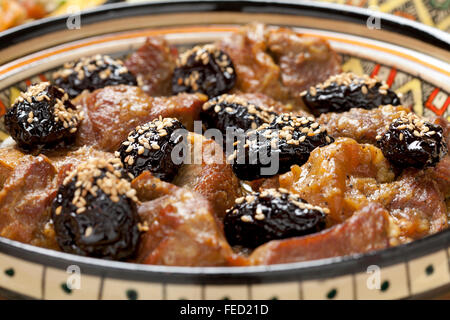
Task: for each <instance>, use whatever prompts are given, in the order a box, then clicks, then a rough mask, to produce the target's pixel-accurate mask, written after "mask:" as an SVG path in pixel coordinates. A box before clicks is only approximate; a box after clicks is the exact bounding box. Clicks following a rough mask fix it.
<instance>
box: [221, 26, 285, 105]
mask: <svg viewBox="0 0 450 320" xmlns="http://www.w3.org/2000/svg"><path fill="white" fill-rule="evenodd" d="M266 32H267V29H266V27H265V26H264V25H262V24H252V25H249V26H246V27H243V28H241V29H240V30H239V31H237V32H235V33H233V34H232V35H230V36H229V37H226V38H224V39H222V40H220V41H219V42H218V43H217V46H218V47H219V48H220V49H221V50H223V51H225V52H226V53H227V54H228V55H229V56H230V58H231V60H232V61H233V64H234V68H235V69H236V75H237V79H236V85H235V88H236V89H237V90H239V91H241V92H252V93H254V92H262V93H264V94H266V95H268V96H270V97H272V98H274V99H275V100H278V101H283V102H288V101H289V95H288V90H287V89H286V88H283V86H282V85H281V82H280V67H279V66H277V65H276V64H275V62H274V61H273V59H272V57H271V56H270V55H269V54H268V53H267V43H266Z"/></svg>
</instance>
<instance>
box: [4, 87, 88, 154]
mask: <svg viewBox="0 0 450 320" xmlns="http://www.w3.org/2000/svg"><path fill="white" fill-rule="evenodd" d="M82 118H83V112H82V111H81V108H80V107H75V106H74V105H73V104H72V103H71V102H70V100H69V97H68V95H67V93H65V92H64V90H62V89H61V88H58V87H56V86H53V85H51V84H50V83H49V82H41V83H38V84H33V85H31V86H29V87H28V88H27V91H26V92H22V93H21V94H20V96H19V97H18V98H17V99H16V101H15V102H14V104H13V106H12V107H11V108H10V109H9V110H8V112H7V113H6V115H5V127H6V129H7V130H8V132H9V134H10V135H11V137H12V138H13V139H14V140H15V141H16V142H17V144H18V145H19V146H20V147H21V148H23V149H25V150H33V149H39V148H42V147H44V146H52V145H54V144H57V143H59V142H62V141H63V140H64V141H66V142H69V141H70V140H71V139H72V138H73V137H74V135H75V132H76V131H77V128H78V124H79V122H80V121H81V120H82Z"/></svg>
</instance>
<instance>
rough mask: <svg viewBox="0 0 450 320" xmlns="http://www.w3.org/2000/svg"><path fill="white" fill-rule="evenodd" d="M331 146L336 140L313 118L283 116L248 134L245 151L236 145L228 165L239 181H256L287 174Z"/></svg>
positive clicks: (291, 115)
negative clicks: (324, 147) (322, 149)
mask: <svg viewBox="0 0 450 320" xmlns="http://www.w3.org/2000/svg"><path fill="white" fill-rule="evenodd" d="M332 142H334V139H333V138H332V137H330V136H329V135H328V134H327V132H326V130H325V129H324V128H321V127H320V126H319V124H318V123H317V122H315V121H314V119H313V118H312V117H309V118H306V117H299V116H295V115H293V114H282V115H279V116H278V117H276V118H275V119H274V120H273V121H272V123H270V124H266V123H265V124H263V125H261V126H260V127H259V128H257V129H256V130H254V131H251V132H250V133H248V134H247V137H246V139H245V143H244V144H243V148H242V147H240V146H241V145H242V142H240V143H237V147H236V150H235V151H234V153H233V154H232V155H230V156H229V157H228V161H229V162H232V166H233V171H234V173H235V174H236V176H237V177H238V178H240V179H242V180H255V179H259V178H262V177H269V176H273V175H275V174H280V173H284V172H287V171H289V170H290V168H291V166H292V165H294V164H297V165H302V164H304V163H305V162H306V161H308V158H309V154H310V153H311V152H312V151H313V150H314V149H315V148H317V147H323V146H325V145H328V144H330V143H332ZM276 157H278V162H277V163H275V166H277V167H275V170H269V171H267V170H268V169H269V168H273V165H274V163H273V162H274V161H275V162H276V161H277V158H276ZM271 165H272V167H271ZM263 170H266V171H265V172H263Z"/></svg>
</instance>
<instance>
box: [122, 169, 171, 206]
mask: <svg viewBox="0 0 450 320" xmlns="http://www.w3.org/2000/svg"><path fill="white" fill-rule="evenodd" d="M131 186H132V188H133V189H135V190H136V192H137V194H136V196H137V198H138V199H139V201H142V202H145V201H151V200H155V199H157V198H160V197H163V196H166V195H169V194H172V193H174V192H175V191H176V190H178V187H177V186H175V185H173V184H171V183H169V182H165V181H162V180H160V179H158V178H156V177H155V176H154V175H152V174H151V173H150V171H144V172H142V173H141V174H140V175H139V176H138V177H136V178H134V179H133V181H132V182H131Z"/></svg>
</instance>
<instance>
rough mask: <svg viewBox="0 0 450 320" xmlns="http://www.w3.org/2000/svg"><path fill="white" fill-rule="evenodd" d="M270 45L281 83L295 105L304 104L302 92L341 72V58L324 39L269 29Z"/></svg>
mask: <svg viewBox="0 0 450 320" xmlns="http://www.w3.org/2000/svg"><path fill="white" fill-rule="evenodd" d="M267 46H268V50H269V52H270V54H271V55H272V57H274V59H275V62H276V63H277V64H278V65H279V66H280V70H281V82H282V84H283V86H284V87H285V88H287V90H288V92H289V97H290V98H291V99H292V100H294V101H295V104H296V105H301V104H302V102H301V100H302V99H301V97H300V93H301V92H302V91H304V90H306V89H308V88H309V87H311V86H313V85H316V84H318V83H320V82H323V81H325V80H326V79H327V78H329V77H330V76H332V75H335V74H338V73H341V71H342V69H341V58H340V56H339V55H338V54H337V53H336V52H335V51H334V50H333V49H331V47H330V45H329V44H328V42H327V41H326V40H324V39H322V38H317V37H310V36H305V35H301V34H298V33H296V32H294V31H293V30H291V29H286V28H279V29H276V30H270V32H269V33H268V36H267Z"/></svg>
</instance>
